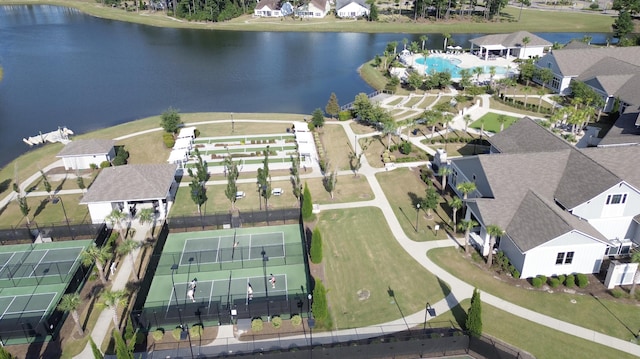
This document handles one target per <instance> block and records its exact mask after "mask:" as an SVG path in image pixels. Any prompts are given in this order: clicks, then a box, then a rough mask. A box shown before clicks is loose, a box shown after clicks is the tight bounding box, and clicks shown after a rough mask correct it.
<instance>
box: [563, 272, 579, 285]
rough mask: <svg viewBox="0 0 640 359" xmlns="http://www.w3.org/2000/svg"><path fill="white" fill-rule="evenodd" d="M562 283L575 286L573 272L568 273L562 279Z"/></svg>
mask: <svg viewBox="0 0 640 359" xmlns="http://www.w3.org/2000/svg"><path fill="white" fill-rule="evenodd" d="M564 285H565V286H567V288H573V287H575V286H576V277H575V276H574V275H573V274H569V275H568V276H567V279H565V281H564Z"/></svg>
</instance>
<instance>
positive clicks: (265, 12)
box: [253, 0, 284, 17]
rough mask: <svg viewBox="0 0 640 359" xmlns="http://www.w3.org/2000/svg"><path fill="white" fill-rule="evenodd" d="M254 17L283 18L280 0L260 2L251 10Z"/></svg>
mask: <svg viewBox="0 0 640 359" xmlns="http://www.w3.org/2000/svg"><path fill="white" fill-rule="evenodd" d="M253 15H254V16H260V17H282V16H284V15H283V13H282V11H281V7H280V0H260V1H258V4H257V5H256V7H255V9H254V10H253Z"/></svg>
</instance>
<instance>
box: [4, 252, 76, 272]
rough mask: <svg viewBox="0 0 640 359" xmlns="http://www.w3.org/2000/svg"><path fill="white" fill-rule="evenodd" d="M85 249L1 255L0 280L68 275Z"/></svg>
mask: <svg viewBox="0 0 640 359" xmlns="http://www.w3.org/2000/svg"><path fill="white" fill-rule="evenodd" d="M83 249H84V247H74V248H53V249H44V250H32V251H24V252H13V253H0V263H4V264H3V265H2V267H0V279H22V278H33V277H36V276H37V277H43V276H60V275H67V274H69V273H70V272H71V270H72V268H73V267H74V264H75V263H76V261H77V260H78V257H79V255H80V252H82V250H83Z"/></svg>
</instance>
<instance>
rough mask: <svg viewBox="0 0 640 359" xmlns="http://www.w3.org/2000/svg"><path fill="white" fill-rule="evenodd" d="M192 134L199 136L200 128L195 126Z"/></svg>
mask: <svg viewBox="0 0 640 359" xmlns="http://www.w3.org/2000/svg"><path fill="white" fill-rule="evenodd" d="M193 135H194V136H196V138H198V137H200V130H198V129H197V128H196V129H195V131H193Z"/></svg>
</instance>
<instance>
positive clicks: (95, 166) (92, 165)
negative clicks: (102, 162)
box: [89, 163, 98, 170]
mask: <svg viewBox="0 0 640 359" xmlns="http://www.w3.org/2000/svg"><path fill="white" fill-rule="evenodd" d="M89 168H91V169H92V170H97V169H98V165H97V164H95V163H92V164H90V165H89Z"/></svg>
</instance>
